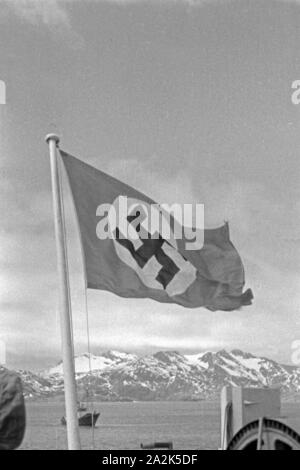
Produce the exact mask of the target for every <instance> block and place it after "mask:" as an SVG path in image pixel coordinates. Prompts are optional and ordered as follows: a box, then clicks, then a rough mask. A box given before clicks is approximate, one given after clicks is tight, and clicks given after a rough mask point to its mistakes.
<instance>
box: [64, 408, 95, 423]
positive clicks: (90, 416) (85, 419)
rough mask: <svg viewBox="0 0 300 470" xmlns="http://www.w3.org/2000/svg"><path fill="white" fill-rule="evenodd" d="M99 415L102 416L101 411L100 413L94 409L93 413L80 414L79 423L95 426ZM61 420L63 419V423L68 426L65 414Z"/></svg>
mask: <svg viewBox="0 0 300 470" xmlns="http://www.w3.org/2000/svg"><path fill="white" fill-rule="evenodd" d="M99 416H100V413H98V412H97V411H93V413H85V414H84V415H82V416H79V418H78V424H79V426H89V427H95V425H96V422H97V420H98V418H99ZM60 421H61V424H63V425H64V426H66V424H67V420H66V418H65V416H63V417H62V418H61V420H60Z"/></svg>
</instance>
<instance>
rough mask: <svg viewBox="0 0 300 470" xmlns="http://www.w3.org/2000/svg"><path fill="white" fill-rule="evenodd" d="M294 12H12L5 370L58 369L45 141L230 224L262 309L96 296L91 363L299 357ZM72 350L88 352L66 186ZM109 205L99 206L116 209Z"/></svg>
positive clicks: (2, 170)
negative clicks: (138, 358) (152, 357)
mask: <svg viewBox="0 0 300 470" xmlns="http://www.w3.org/2000/svg"><path fill="white" fill-rule="evenodd" d="M299 24H300V2H297V1H294V2H293V1H285V0H282V1H275V0H263V1H258V2H256V1H254V0H251V1H243V0H240V1H226V0H220V1H218V0H205V1H201V0H199V1H197V0H182V1H180V0H178V1H175V0H165V1H164V0H161V1H159V0H156V1H155V0H153V1H151V0H149V1H142V0H140V1H138V0H136V1H133V0H132V1H126V0H122V1H121V0H120V1H100V0H99V1H95V2H88V1H85V2H83V1H82V2H80V1H74V2H71V1H69V2H66V3H65V2H60V1H51V2H50V1H49V2H48V1H37V2H31V1H24V2H22V1H20V0H18V1H14V0H10V1H4V0H0V59H1V60H0V79H1V80H4V81H5V83H6V87H7V103H6V105H0V118H1V120H0V126H1V127H0V132H1V135H0V165H1V166H0V179H1V184H0V192H1V194H0V207H1V209H0V210H1V224H0V263H1V268H0V269H1V270H0V340H2V341H5V342H6V345H7V352H8V364H9V365H11V366H13V367H28V368H42V367H46V366H48V365H50V364H53V363H55V362H56V361H57V360H59V359H60V332H59V323H58V315H57V276H56V255H55V242H54V229H53V216H52V205H51V188H50V171H49V156H48V150H47V146H46V144H45V142H44V137H45V135H46V134H47V133H48V132H50V131H54V132H56V133H58V134H59V135H60V138H61V147H62V148H63V149H64V150H66V151H69V152H70V153H72V154H74V155H75V156H77V157H78V158H81V159H82V160H84V161H86V162H88V163H91V164H93V165H94V166H96V167H97V168H99V169H102V170H103V171H106V172H109V173H110V174H112V175H113V176H115V177H117V178H120V179H122V180H123V181H125V182H126V183H128V184H130V185H132V186H134V187H136V188H137V189H140V190H142V191H143V192H145V193H147V194H148V195H149V196H150V197H152V198H153V199H155V200H156V201H158V202H179V203H184V202H186V203H190V202H199V203H204V204H205V217H206V223H207V225H208V226H217V225H220V224H222V223H223V221H224V220H225V219H228V220H229V223H230V231H231V239H232V241H233V243H234V244H235V246H236V248H237V249H238V251H239V252H240V254H241V256H242V259H243V261H244V265H245V270H246V286H247V287H251V288H252V289H253V292H254V296H255V299H254V304H253V306H251V307H246V308H244V309H243V310H241V311H237V312H232V313H226V312H215V313H211V312H209V311H207V310H205V309H203V308H199V309H194V310H189V309H184V308H182V307H180V306H176V305H167V304H159V303H156V302H154V301H151V300H134V299H122V298H118V297H116V296H114V295H112V294H110V293H107V292H102V291H89V292H88V304H89V311H90V330H91V344H92V352H94V353H98V352H99V351H102V350H105V349H120V350H124V351H135V352H140V353H148V352H154V351H156V350H158V349H176V350H178V351H181V352H189V353H192V352H198V351H203V350H207V349H210V350H216V349H220V348H226V349H230V348H241V349H243V350H246V351H249V352H252V353H256V354H263V355H265V356H269V357H272V358H274V359H277V360H280V361H284V362H290V357H291V352H292V351H291V344H292V342H293V341H294V340H296V339H300V311H299V303H300V290H299V287H300V285H299V261H300V256H299V248H300V236H299V220H300V202H299V201H300V198H299V192H300V189H299V188H300V185H299V177H300V159H299V157H300V105H299V106H295V105H293V104H292V102H291V92H292V90H291V84H292V82H293V81H294V80H297V79H300V54H299V44H300V28H299ZM65 197H66V202H67V208H66V209H67V225H68V240H69V255H70V269H71V287H72V299H73V314H74V335H75V349H76V353H81V352H83V351H86V350H87V337H86V329H85V303H84V290H83V275H82V263H81V256H80V246H79V240H78V233H77V228H76V225H75V223H74V213H73V208H72V205H71V203H70V198H69V195H68V191H66V194H65ZM104 202H105V201H104Z"/></svg>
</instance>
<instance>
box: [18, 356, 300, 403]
mask: <svg viewBox="0 0 300 470" xmlns="http://www.w3.org/2000/svg"><path fill="white" fill-rule="evenodd" d="M90 365H91V370H92V372H90ZM62 370H63V369H62V363H61V362H60V363H58V364H57V365H56V366H54V367H51V368H49V369H47V370H45V371H43V372H42V373H39V374H36V373H32V372H30V371H19V373H20V375H21V377H22V379H23V383H24V390H25V395H26V396H27V397H29V398H40V397H52V396H57V395H61V394H62V393H63V374H62ZM75 370H76V381H77V388H78V391H79V397H80V395H85V394H86V390H87V389H88V390H89V394H90V395H93V396H94V397H95V398H97V399H99V400H104V401H119V400H121V401H133V400H134V401H139V400H201V399H213V398H216V397H217V396H219V393H220V390H221V388H222V387H223V386H224V385H236V386H247V387H280V388H281V390H282V392H283V393H284V394H298V393H300V369H299V368H298V367H297V366H292V365H285V364H280V363H278V362H276V361H274V360H272V359H268V358H266V357H260V356H255V355H253V354H251V353H249V352H244V351H242V350H240V349H233V350H231V351H226V350H225V349H222V350H220V351H217V352H211V351H206V352H201V353H197V354H181V353H179V352H178V351H158V352H156V353H154V354H149V355H146V356H138V355H136V354H131V353H125V352H120V351H116V350H109V351H106V352H104V353H102V354H100V355H93V354H91V355H90V356H89V355H88V354H87V353H85V354H81V355H79V356H76V357H75Z"/></svg>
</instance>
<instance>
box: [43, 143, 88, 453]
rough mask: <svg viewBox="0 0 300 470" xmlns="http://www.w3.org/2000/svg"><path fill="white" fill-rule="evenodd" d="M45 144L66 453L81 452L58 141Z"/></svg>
mask: <svg viewBox="0 0 300 470" xmlns="http://www.w3.org/2000/svg"><path fill="white" fill-rule="evenodd" d="M46 142H47V144H48V145H49V153H50V166H51V182H52V197H53V210H54V227H55V239H56V252H57V271H58V280H59V298H60V309H59V310H60V327H61V340H62V357H63V370H64V386H65V405H66V420H67V435H68V449H69V450H80V436H79V428H78V417H77V393H76V381H75V366H74V349H73V335H72V327H71V305H70V287H69V273H68V268H67V251H66V239H65V230H64V220H63V210H62V199H61V197H62V194H61V187H60V177H59V168H58V163H57V147H58V143H59V138H58V136H57V135H55V134H48V135H47V136H46Z"/></svg>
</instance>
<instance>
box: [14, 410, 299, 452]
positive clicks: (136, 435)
mask: <svg viewBox="0 0 300 470" xmlns="http://www.w3.org/2000/svg"><path fill="white" fill-rule="evenodd" d="M26 408H27V430H26V435H25V439H24V441H23V444H22V447H21V448H22V449H65V448H66V447H67V441H66V428H65V427H64V426H61V424H60V418H61V416H62V415H63V414H64V405H63V403H58V402H54V401H53V402H47V403H46V402H32V403H27V407H26ZM95 408H96V409H98V410H99V411H101V416H100V417H99V421H98V425H97V427H96V429H95V430H94V443H95V448H96V449H138V448H140V443H141V442H143V443H150V442H153V441H161V440H162V441H173V444H174V448H175V449H217V448H218V446H219V443H220V412H219V403H218V402H207V401H201V402H128V403H127V402H126V403H97V404H96V405H95ZM282 415H283V416H285V417H286V419H284V421H285V422H286V423H287V424H289V425H290V426H291V427H293V428H294V429H296V430H297V431H298V432H300V403H297V404H294V403H284V404H283V405H282ZM80 434H81V441H82V447H83V448H85V449H90V448H92V447H93V434H92V430H91V429H88V428H87V429H85V428H80Z"/></svg>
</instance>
